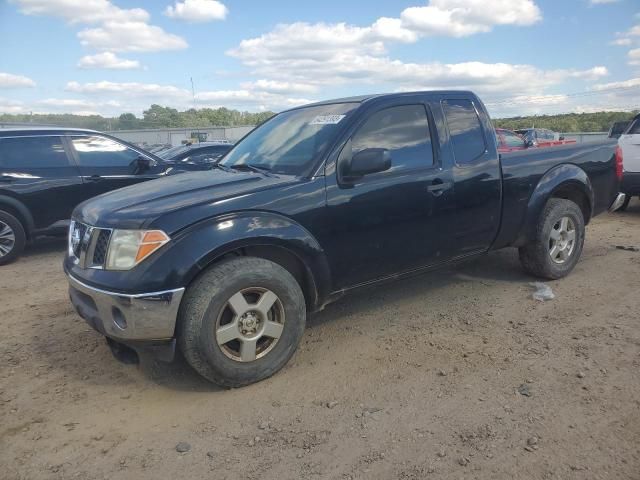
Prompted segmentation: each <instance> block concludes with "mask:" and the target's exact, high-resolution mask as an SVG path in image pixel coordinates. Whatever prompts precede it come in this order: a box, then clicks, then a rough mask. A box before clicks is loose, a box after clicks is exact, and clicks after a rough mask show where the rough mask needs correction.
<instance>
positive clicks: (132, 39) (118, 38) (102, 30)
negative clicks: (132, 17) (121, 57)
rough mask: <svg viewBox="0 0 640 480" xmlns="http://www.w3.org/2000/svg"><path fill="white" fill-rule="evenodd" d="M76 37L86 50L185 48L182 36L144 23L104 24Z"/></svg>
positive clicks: (121, 50) (112, 22) (185, 44)
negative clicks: (89, 48) (88, 48)
mask: <svg viewBox="0 0 640 480" xmlns="http://www.w3.org/2000/svg"><path fill="white" fill-rule="evenodd" d="M78 38H80V43H81V44H82V45H84V46H86V47H91V48H94V49H96V50H111V51H114V52H158V51H163V50H181V49H183V48H187V46H188V44H187V42H186V41H185V40H184V39H183V38H182V37H179V36H178V35H174V34H172V33H167V32H165V31H164V30H163V29H162V28H160V27H158V26H155V25H149V24H148V23H144V22H114V21H108V22H105V23H103V24H102V26H100V27H97V28H87V29H85V30H82V31H80V32H78Z"/></svg>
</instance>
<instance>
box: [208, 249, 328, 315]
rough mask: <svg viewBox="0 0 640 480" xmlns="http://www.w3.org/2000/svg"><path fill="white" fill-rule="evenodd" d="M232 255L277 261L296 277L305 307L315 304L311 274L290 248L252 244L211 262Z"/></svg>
mask: <svg viewBox="0 0 640 480" xmlns="http://www.w3.org/2000/svg"><path fill="white" fill-rule="evenodd" d="M232 256H238V257H257V258H264V259H265V260H270V261H272V262H273V263H277V264H278V265H280V266H281V267H283V268H284V269H285V270H287V271H288V272H289V273H290V274H291V275H292V276H293V278H295V279H296V281H297V282H298V285H300V288H301V289H302V293H303V295H304V299H305V303H306V304H307V308H308V309H312V308H313V306H314V305H315V304H316V302H317V297H318V294H317V289H316V283H315V280H314V278H313V274H312V273H311V272H310V271H309V270H308V269H307V268H306V267H305V265H304V263H303V262H302V260H301V259H300V257H298V256H297V255H296V254H295V253H293V252H291V251H290V250H288V249H286V248H284V247H278V246H275V245H252V246H248V247H242V248H238V249H236V250H233V251H230V252H227V253H226V254H224V255H223V256H222V257H218V258H217V259H216V260H214V262H213V263H216V262H219V261H220V260H222V259H224V258H229V257H232Z"/></svg>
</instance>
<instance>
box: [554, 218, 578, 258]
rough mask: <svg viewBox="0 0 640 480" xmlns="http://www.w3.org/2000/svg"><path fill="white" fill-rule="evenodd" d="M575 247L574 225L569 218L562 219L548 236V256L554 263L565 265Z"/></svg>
mask: <svg viewBox="0 0 640 480" xmlns="http://www.w3.org/2000/svg"><path fill="white" fill-rule="evenodd" d="M575 246H576V225H575V223H574V222H573V220H572V219H571V218H569V217H562V218H561V219H560V220H558V221H557V222H556V223H555V224H554V225H553V228H552V229H551V234H550V235H549V256H550V257H551V260H552V261H553V262H554V263H558V264H563V263H565V262H566V261H567V260H568V259H569V257H571V254H572V253H573V251H574V249H575Z"/></svg>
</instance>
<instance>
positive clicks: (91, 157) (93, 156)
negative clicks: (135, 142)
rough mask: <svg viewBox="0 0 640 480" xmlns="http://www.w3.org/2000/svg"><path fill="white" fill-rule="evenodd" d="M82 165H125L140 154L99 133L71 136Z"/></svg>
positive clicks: (129, 163) (128, 164)
mask: <svg viewBox="0 0 640 480" xmlns="http://www.w3.org/2000/svg"><path fill="white" fill-rule="evenodd" d="M70 140H71V143H72V144H73V148H74V149H75V151H76V153H77V155H78V162H79V163H80V166H81V167H125V166H130V165H131V164H132V163H133V162H135V160H136V159H137V158H138V157H139V156H140V154H139V153H138V152H136V151H135V150H132V149H131V148H129V147H127V146H126V145H123V144H121V143H118V142H114V141H113V140H111V139H109V138H105V137H100V136H97V135H91V136H86V137H85V136H82V137H71V138H70Z"/></svg>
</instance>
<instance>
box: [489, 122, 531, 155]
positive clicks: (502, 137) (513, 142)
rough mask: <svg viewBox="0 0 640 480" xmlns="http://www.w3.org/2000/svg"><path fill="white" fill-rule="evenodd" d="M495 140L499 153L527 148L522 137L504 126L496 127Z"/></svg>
mask: <svg viewBox="0 0 640 480" xmlns="http://www.w3.org/2000/svg"><path fill="white" fill-rule="evenodd" d="M496 142H497V144H498V152H500V153H504V152H513V151H517V150H525V149H527V148H528V145H527V142H526V141H525V139H524V137H522V136H520V135H518V134H517V133H516V132H512V131H511V130H507V129H504V128H496Z"/></svg>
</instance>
